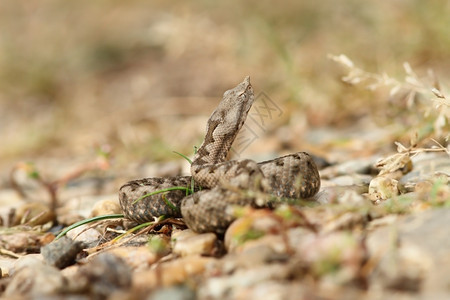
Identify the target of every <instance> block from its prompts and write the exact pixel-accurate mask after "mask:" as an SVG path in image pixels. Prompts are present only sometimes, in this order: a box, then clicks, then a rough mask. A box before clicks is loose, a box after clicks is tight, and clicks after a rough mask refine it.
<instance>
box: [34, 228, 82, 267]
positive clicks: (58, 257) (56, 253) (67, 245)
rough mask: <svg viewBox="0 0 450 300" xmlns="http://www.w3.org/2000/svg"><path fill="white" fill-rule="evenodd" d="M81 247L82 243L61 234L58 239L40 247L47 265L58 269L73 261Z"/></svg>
mask: <svg viewBox="0 0 450 300" xmlns="http://www.w3.org/2000/svg"><path fill="white" fill-rule="evenodd" d="M83 247H84V244H83V243H81V242H78V241H73V240H72V239H71V238H69V237H67V236H63V237H62V238H60V239H59V240H55V241H53V242H51V243H50V244H48V245H46V246H44V247H42V248H41V254H42V256H43V257H44V260H45V261H46V262H47V263H48V264H49V265H51V266H54V267H56V268H58V269H64V268H65V267H67V266H70V265H71V264H73V263H75V258H76V256H77V255H78V253H80V252H81V250H83Z"/></svg>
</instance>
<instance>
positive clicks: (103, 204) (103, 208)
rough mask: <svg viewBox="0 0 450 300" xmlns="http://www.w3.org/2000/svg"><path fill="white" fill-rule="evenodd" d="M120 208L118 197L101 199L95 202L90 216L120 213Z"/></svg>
mask: <svg viewBox="0 0 450 300" xmlns="http://www.w3.org/2000/svg"><path fill="white" fill-rule="evenodd" d="M120 213H122V208H121V207H120V204H119V200H118V198H117V197H116V198H113V199H103V200H100V201H98V202H97V203H95V205H94V208H93V209H92V212H91V217H97V216H104V215H112V214H120Z"/></svg>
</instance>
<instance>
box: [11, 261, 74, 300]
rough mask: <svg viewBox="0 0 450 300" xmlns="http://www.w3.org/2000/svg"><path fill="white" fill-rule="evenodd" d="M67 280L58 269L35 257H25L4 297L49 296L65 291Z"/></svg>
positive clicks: (17, 264) (17, 265) (16, 268)
mask: <svg viewBox="0 0 450 300" xmlns="http://www.w3.org/2000/svg"><path fill="white" fill-rule="evenodd" d="M65 285H66V280H65V279H64V277H63V276H62V275H61V273H60V272H59V270H58V269H56V268H55V267H52V266H49V265H47V264H45V263H44V262H42V261H41V260H39V259H36V258H34V257H28V256H26V257H23V258H22V259H20V261H18V262H17V263H16V266H15V272H14V274H13V275H12V278H11V281H10V283H9V284H8V286H7V287H6V290H5V293H4V294H3V296H6V297H7V298H8V297H11V298H10V299H13V297H17V296H19V295H21V296H32V298H33V299H34V298H36V297H37V296H48V295H57V294H58V293H60V292H62V291H64V287H65Z"/></svg>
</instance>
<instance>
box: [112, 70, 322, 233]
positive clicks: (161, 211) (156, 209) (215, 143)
mask: <svg viewBox="0 0 450 300" xmlns="http://www.w3.org/2000/svg"><path fill="white" fill-rule="evenodd" d="M254 100H255V96H254V93H253V88H252V86H251V84H250V77H248V76H247V77H246V78H245V79H244V81H243V82H241V83H240V84H239V85H237V86H236V87H235V88H233V89H231V90H228V91H226V92H225V93H224V95H223V99H222V101H221V102H220V103H219V106H218V107H217V108H216V109H215V111H214V112H213V113H212V115H211V116H210V118H209V119H208V122H207V127H206V136H205V140H204V141H203V143H202V145H201V146H200V148H198V151H197V152H196V154H195V156H194V158H193V160H192V164H191V175H192V176H177V177H167V178H144V179H139V180H133V181H130V182H128V183H126V184H125V185H123V186H122V187H121V188H120V191H119V200H120V205H121V207H122V210H123V213H124V215H125V217H126V218H128V219H130V220H133V221H135V222H138V223H143V222H147V221H152V220H153V219H154V218H155V217H159V216H161V215H165V216H166V217H183V219H184V221H185V223H186V225H187V226H188V227H189V228H191V229H192V230H194V231H196V232H217V233H223V232H224V231H225V230H226V228H227V227H228V225H229V224H230V223H231V222H232V221H233V220H234V219H235V216H234V215H233V213H232V209H230V207H232V206H233V205H238V206H244V205H252V206H266V205H267V204H268V199H269V197H268V196H269V195H270V196H271V197H279V198H280V197H282V198H285V197H286V198H309V197H312V196H314V195H315V194H316V193H317V192H318V191H319V188H320V177H319V173H318V170H317V167H316V165H315V163H314V161H313V160H312V158H311V156H309V154H308V153H305V152H298V153H295V154H290V155H286V156H283V157H278V158H276V159H272V160H269V161H264V162H260V163H256V162H255V161H253V160H249V159H240V160H230V161H226V157H227V155H228V152H229V151H230V148H231V145H232V143H233V141H234V139H235V138H236V135H237V134H238V132H239V130H240V129H241V127H242V125H243V124H244V121H245V119H246V118H247V114H248V111H249V110H250V107H251V106H252V104H253V102H254ZM192 180H193V181H192ZM192 183H193V184H192ZM191 186H192V187H193V188H194V191H195V192H194V193H193V194H191V195H186V191H183V190H171V191H168V192H165V193H159V194H153V195H150V196H148V194H150V193H153V192H155V191H159V190H163V189H168V188H173V187H191ZM138 199H139V201H136V200H138ZM170 203H171V204H170Z"/></svg>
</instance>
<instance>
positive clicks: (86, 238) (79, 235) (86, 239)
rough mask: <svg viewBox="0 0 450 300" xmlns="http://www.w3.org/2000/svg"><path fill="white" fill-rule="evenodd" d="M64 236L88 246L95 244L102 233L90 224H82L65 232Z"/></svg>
mask: <svg viewBox="0 0 450 300" xmlns="http://www.w3.org/2000/svg"><path fill="white" fill-rule="evenodd" d="M66 236H67V237H68V238H71V239H72V240H74V241H77V242H81V243H83V244H84V245H86V248H87V247H88V246H91V245H92V246H96V245H97V244H98V241H99V239H101V237H102V235H101V234H100V232H98V231H97V230H96V229H95V228H92V226H91V225H90V224H84V225H81V226H79V227H77V228H74V229H72V230H70V231H69V232H67V234H66Z"/></svg>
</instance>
